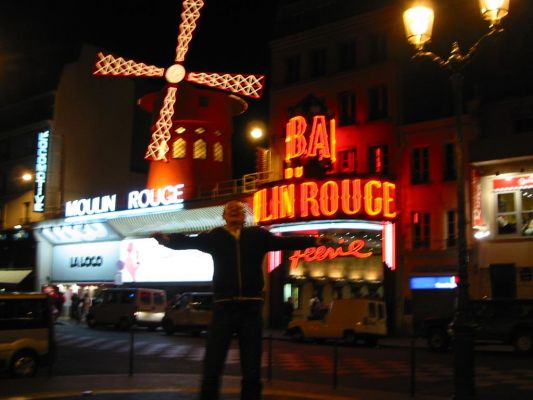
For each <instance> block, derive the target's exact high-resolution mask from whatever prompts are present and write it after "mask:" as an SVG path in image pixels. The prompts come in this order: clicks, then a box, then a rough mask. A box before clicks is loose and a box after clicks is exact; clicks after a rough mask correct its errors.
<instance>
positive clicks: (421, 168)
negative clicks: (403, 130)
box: [411, 147, 429, 184]
mask: <svg viewBox="0 0 533 400" xmlns="http://www.w3.org/2000/svg"><path fill="white" fill-rule="evenodd" d="M427 182H429V147H416V148H414V149H413V151H412V159H411V183H412V184H417V183H427Z"/></svg>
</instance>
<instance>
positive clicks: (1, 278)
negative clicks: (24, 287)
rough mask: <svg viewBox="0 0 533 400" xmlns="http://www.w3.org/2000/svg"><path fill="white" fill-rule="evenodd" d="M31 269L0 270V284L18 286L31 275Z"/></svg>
mask: <svg viewBox="0 0 533 400" xmlns="http://www.w3.org/2000/svg"><path fill="white" fill-rule="evenodd" d="M31 271H32V270H31V269H3V270H0V283H4V284H5V283H8V284H11V285H16V284H19V283H20V282H22V281H23V280H24V278H26V277H27V276H28V275H29V274H31Z"/></svg>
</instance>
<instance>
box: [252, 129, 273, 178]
mask: <svg viewBox="0 0 533 400" xmlns="http://www.w3.org/2000/svg"><path fill="white" fill-rule="evenodd" d="M249 135H250V138H251V139H252V141H254V142H256V143H265V142H266V143H267V145H266V146H264V145H260V144H258V145H257V146H256V172H257V174H258V179H259V180H260V181H263V180H267V179H268V176H269V174H270V166H271V158H272V156H271V148H270V147H271V144H270V137H269V136H268V134H267V133H266V128H265V126H264V124H263V123H260V122H254V123H252V124H251V125H250V127H249Z"/></svg>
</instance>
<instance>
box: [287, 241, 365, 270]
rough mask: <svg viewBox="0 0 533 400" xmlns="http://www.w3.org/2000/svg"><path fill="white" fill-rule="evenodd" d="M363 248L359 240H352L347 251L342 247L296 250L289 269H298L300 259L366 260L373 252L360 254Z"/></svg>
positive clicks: (363, 242)
mask: <svg viewBox="0 0 533 400" xmlns="http://www.w3.org/2000/svg"><path fill="white" fill-rule="evenodd" d="M364 247H365V241H364V240H361V239H357V240H354V241H353V242H350V244H349V245H348V249H347V250H344V249H343V248H342V247H337V248H333V247H327V246H318V247H308V248H307V249H305V250H303V251H302V250H296V251H294V253H292V255H291V256H290V257H289V260H291V265H290V269H291V270H293V269H296V268H297V267H298V262H299V261H300V259H303V260H304V261H322V260H325V259H328V260H333V259H334V258H337V257H347V256H352V257H356V258H367V257H370V256H371V255H372V254H373V252H372V251H369V252H367V253H362V252H361V250H362V249H363V248H364Z"/></svg>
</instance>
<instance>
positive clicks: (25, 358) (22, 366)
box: [9, 351, 37, 378]
mask: <svg viewBox="0 0 533 400" xmlns="http://www.w3.org/2000/svg"><path fill="white" fill-rule="evenodd" d="M9 370H10V373H11V375H12V376H13V377H15V378H28V377H32V376H34V375H35V373H36V372H37V355H36V354H35V353H32V352H29V351H24V352H20V353H17V354H15V356H14V357H13V360H12V361H11V366H10V369H9Z"/></svg>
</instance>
